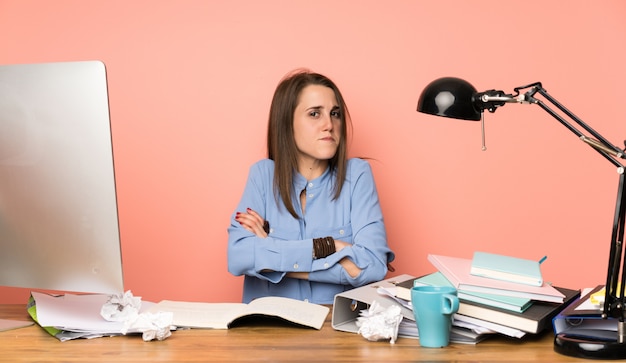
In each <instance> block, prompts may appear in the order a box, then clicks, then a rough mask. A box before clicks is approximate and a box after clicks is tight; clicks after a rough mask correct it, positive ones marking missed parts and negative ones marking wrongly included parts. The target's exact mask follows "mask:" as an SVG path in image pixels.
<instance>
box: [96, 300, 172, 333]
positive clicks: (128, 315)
mask: <svg viewBox="0 0 626 363" xmlns="http://www.w3.org/2000/svg"><path fill="white" fill-rule="evenodd" d="M140 309H141V297H135V296H133V294H132V292H131V291H130V290H129V291H127V292H126V293H124V294H116V295H111V296H109V300H108V301H107V302H106V303H104V305H102V308H101V309H100V315H102V317H103V318H104V319H105V320H106V321H116V322H123V323H124V327H123V328H122V331H121V333H122V334H124V335H126V334H127V333H128V332H129V331H130V332H140V333H142V338H143V340H144V341H146V342H148V341H151V340H154V339H157V340H163V339H166V338H168V337H169V336H170V335H172V333H171V330H172V322H173V320H174V314H173V313H171V312H158V313H156V314H153V313H141V314H140V313H139V310H140Z"/></svg>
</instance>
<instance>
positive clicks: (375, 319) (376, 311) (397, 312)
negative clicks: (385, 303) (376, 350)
mask: <svg viewBox="0 0 626 363" xmlns="http://www.w3.org/2000/svg"><path fill="white" fill-rule="evenodd" d="M402 318H403V316H402V309H400V307H399V306H398V305H391V306H389V307H388V308H383V307H382V306H381V305H380V303H378V302H377V301H376V300H374V302H373V303H372V305H370V307H369V309H367V310H361V312H360V316H359V317H358V318H357V321H356V325H357V327H359V330H358V333H359V334H361V335H362V336H363V337H364V338H365V339H367V340H369V341H378V340H386V339H389V342H390V343H391V344H394V343H395V342H396V340H397V339H398V329H399V328H400V322H401V321H402Z"/></svg>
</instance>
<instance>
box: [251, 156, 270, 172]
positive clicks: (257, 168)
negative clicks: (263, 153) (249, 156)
mask: <svg viewBox="0 0 626 363" xmlns="http://www.w3.org/2000/svg"><path fill="white" fill-rule="evenodd" d="M250 174H252V175H256V174H272V175H273V174H274V160H271V159H261V160H259V161H257V162H255V163H254V164H252V165H251V166H250Z"/></svg>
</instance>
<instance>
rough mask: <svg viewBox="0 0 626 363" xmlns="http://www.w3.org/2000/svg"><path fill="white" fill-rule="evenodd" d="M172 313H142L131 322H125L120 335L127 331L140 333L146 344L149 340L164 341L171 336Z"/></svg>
mask: <svg viewBox="0 0 626 363" xmlns="http://www.w3.org/2000/svg"><path fill="white" fill-rule="evenodd" d="M173 320H174V313H171V312H164V311H159V312H157V313H142V314H139V315H138V316H137V318H136V319H134V320H133V321H127V322H126V323H125V324H124V328H123V329H122V334H126V333H127V332H128V331H129V330H131V331H135V332H141V333H142V339H143V340H144V341H146V342H149V341H151V340H154V339H156V340H164V339H166V338H168V337H169V336H170V335H172V332H171V330H172V321H173Z"/></svg>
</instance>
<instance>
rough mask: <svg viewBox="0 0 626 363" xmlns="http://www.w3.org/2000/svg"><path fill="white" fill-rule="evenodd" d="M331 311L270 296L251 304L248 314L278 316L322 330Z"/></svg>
mask: <svg viewBox="0 0 626 363" xmlns="http://www.w3.org/2000/svg"><path fill="white" fill-rule="evenodd" d="M329 311H330V308H329V307H327V306H323V305H317V304H312V303H308V302H305V301H300V300H295V299H289V298H284V297H276V296H268V297H262V298H259V299H256V300H253V301H252V302H250V304H248V309H247V310H246V314H247V315H251V314H263V315H269V316H278V317H281V318H283V319H286V320H289V321H291V322H293V323H297V324H300V325H305V326H309V327H311V328H315V329H321V328H322V325H324V320H326V316H327V315H328V313H329Z"/></svg>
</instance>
